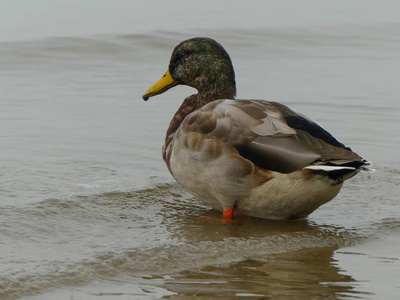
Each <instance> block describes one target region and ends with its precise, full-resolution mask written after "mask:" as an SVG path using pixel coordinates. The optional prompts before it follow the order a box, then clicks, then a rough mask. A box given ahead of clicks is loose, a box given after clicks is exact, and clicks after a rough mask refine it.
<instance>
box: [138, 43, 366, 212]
mask: <svg viewBox="0 0 400 300" xmlns="http://www.w3.org/2000/svg"><path fill="white" fill-rule="evenodd" d="M176 85H187V86H190V87H193V88H195V89H197V91H198V93H197V94H195V95H191V96H189V97H187V98H186V99H185V100H184V101H183V104H182V105H181V106H180V108H179V109H178V111H177V112H176V113H175V115H174V117H173V118H172V120H171V123H170V125H169V128H168V130H167V134H166V138H165V144H164V146H163V149H162V156H163V159H164V161H165V163H166V164H167V166H168V169H169V171H170V173H171V174H172V176H173V177H174V178H175V180H176V181H177V182H178V183H180V184H181V185H182V186H183V187H185V188H186V189H187V190H188V191H189V192H190V193H192V194H193V195H194V196H196V197H197V198H198V199H200V200H201V201H202V202H203V203H205V204H206V205H208V206H210V207H212V208H214V209H216V210H219V211H221V212H223V219H228V220H233V216H234V215H247V216H254V217H259V218H266V219H274V220H292V219H297V218H302V217H306V216H307V215H309V214H310V213H311V212H313V211H314V210H315V209H317V208H318V207H319V206H321V205H322V204H324V203H326V202H328V201H330V200H331V199H333V198H334V197H335V196H336V195H337V194H338V192H339V190H340V189H341V187H342V184H343V181H345V180H346V179H348V178H350V177H352V176H354V175H355V174H357V173H358V172H359V171H360V170H364V169H367V168H368V166H369V165H370V163H369V162H367V161H366V160H365V159H363V158H361V157H360V156H358V155H357V154H356V153H354V152H353V151H352V150H351V149H350V148H348V147H345V146H344V145H343V144H342V143H340V142H338V141H337V140H336V139H335V138H334V137H333V136H332V135H331V134H330V133H329V132H327V131H326V130H325V129H323V128H322V127H321V126H320V125H318V124H317V123H316V122H315V121H313V120H312V119H310V118H308V117H306V116H305V115H303V114H300V113H298V112H295V111H294V110H292V109H290V108H289V107H287V106H285V105H283V104H280V103H277V102H271V101H265V100H235V95H236V83H235V73H234V70H233V66H232V63H231V59H230V57H229V55H228V53H227V52H226V51H225V49H224V48H223V47H222V46H221V45H220V44H218V43H217V42H216V41H214V40H212V39H210V38H192V39H188V40H185V41H183V42H181V43H180V44H179V45H178V46H176V47H175V49H174V51H173V53H172V57H171V61H170V63H169V67H168V70H167V72H166V73H165V74H164V75H163V76H162V78H161V79H160V80H159V81H158V82H156V83H155V84H154V85H153V86H151V87H150V88H149V89H148V90H147V91H146V92H145V93H144V94H143V99H144V100H148V99H149V98H150V97H152V96H155V95H158V94H161V93H164V92H165V91H167V90H168V89H170V88H172V87H174V86H176Z"/></svg>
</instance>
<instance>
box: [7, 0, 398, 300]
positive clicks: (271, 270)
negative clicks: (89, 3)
mask: <svg viewBox="0 0 400 300" xmlns="http://www.w3.org/2000/svg"><path fill="white" fill-rule="evenodd" d="M177 3H179V1H177ZM235 3H236V2H235ZM288 3H289V2H288ZM385 3H390V4H391V5H392V6H390V5H389V4H386V6H384V7H381V9H383V10H384V11H385V14H383V15H382V16H381V17H377V18H376V19H375V18H374V16H377V15H378V14H375V15H374V10H375V12H377V11H378V10H377V8H376V7H375V6H371V7H370V9H369V10H367V11H366V12H365V14H364V16H363V18H361V17H360V16H359V17H358V18H355V19H354V22H353V23H351V22H350V23H349V22H341V21H340V20H339V19H335V18H334V17H333V16H329V17H327V18H326V19H322V18H319V17H318V18H317V17H315V18H311V19H307V21H302V18H301V17H299V16H302V15H304V16H307V12H305V11H303V10H300V14H299V15H297V17H296V18H297V19H296V18H294V19H293V20H292V21H288V23H286V24H287V25H286V26H285V25H284V24H282V23H283V21H277V20H278V19H279V18H278V17H275V19H276V20H275V22H274V21H271V20H269V21H259V20H258V21H255V22H254V23H251V22H250V21H249V20H248V21H246V22H245V24H244V25H243V26H239V25H238V24H237V23H235V22H231V23H218V24H219V26H216V25H212V24H209V25H207V26H206V27H205V28H204V29H202V30H200V29H196V28H199V27H200V26H190V28H189V29H182V28H179V27H178V26H176V28H175V27H174V26H172V25H171V26H170V28H171V29H169V30H168V27H167V29H166V28H164V30H163V31H160V30H157V28H161V27H160V25H154V24H153V25H152V26H154V27H155V28H154V30H149V31H146V32H138V31H140V28H141V27H140V26H139V29H132V30H125V31H123V30H119V29H118V26H119V25H118V26H116V27H114V29H113V31H116V32H114V33H109V32H104V31H105V30H103V32H104V33H103V34H100V33H101V32H96V31H93V30H91V29H90V28H89V29H86V30H87V31H88V32H89V33H90V32H91V33H92V34H88V33H86V35H84V34H74V33H73V32H72V33H70V34H63V33H57V32H55V31H54V32H53V34H51V35H49V36H47V37H36V36H35V35H32V36H31V38H30V39H27V38H24V37H22V36H20V38H18V39H17V38H15V39H7V40H4V41H3V42H1V43H0V65H1V69H0V95H1V97H0V101H1V107H2V112H1V118H0V137H1V144H0V153H1V182H0V196H1V203H0V244H1V246H0V247H1V257H0V299H17V298H21V297H22V298H24V299H102V300H103V299H154V298H160V297H166V298H171V299H198V298H201V297H204V298H210V297H212V298H217V299H218V298H220V299H231V298H232V297H234V296H236V297H243V298H251V299H261V298H267V299H268V298H279V299H281V298H282V297H283V298H284V297H286V298H289V299H290V298H292V299H294V298H295V299H312V298H315V299H321V298H322V299H324V298H325V299H348V298H361V299H397V298H398V295H399V294H400V284H399V282H398V280H397V278H399V277H400V255H399V253H400V251H399V250H400V242H399V230H400V219H399V212H400V207H399V196H398V195H399V192H400V189H399V186H398V182H399V180H400V171H399V170H400V165H399V160H398V152H399V150H400V149H399V145H400V134H399V132H400V131H399V129H400V118H399V116H400V104H399V101H398V96H399V95H400V86H399V85H398V78H399V75H400V54H399V53H400V51H399V50H400V38H399V36H400V26H399V24H398V22H397V21H396V20H397V19H395V18H392V19H391V18H389V17H388V16H389V11H395V10H396V9H397V6H396V5H395V4H394V2H393V3H392V2H390V1H388V2H385ZM239 8H240V7H236V9H239ZM186 9H189V8H186ZM271 9H272V8H271ZM274 9H275V10H273V9H272V10H273V11H275V12H276V11H278V12H279V11H280V12H281V13H282V11H281V10H283V9H282V8H281V7H280V6H276V7H275V6H274ZM321 9H322V8H321ZM333 9H334V11H340V10H341V8H340V6H335V7H333ZM219 10H221V11H222V10H223V6H221V7H219ZM350 12H351V13H350ZM170 13H171V14H172V15H173V14H174V11H173V10H171V11H170ZM236 13H238V12H236ZM243 13H244V14H245V15H246V16H249V17H250V16H251V14H250V12H248V13H246V12H243ZM282 14H283V13H282ZM289 15H290V14H289ZM353 15H355V13H353V11H352V10H347V11H346V12H345V13H344V14H343V18H346V20H350V17H351V16H353ZM336 16H337V15H336ZM181 18H184V16H181ZM207 18H210V19H209V20H214V21H215V22H216V23H217V19H216V17H215V16H214V17H210V16H208V17H207ZM3 22H4V21H3ZM132 22H133V21H132ZM218 22H222V21H221V20H220V19H219V20H218ZM216 23H214V24H216ZM35 24H37V23H35ZM157 24H158V23H157ZM249 24H253V25H252V26H250V25H249ZM157 26H158V27H157ZM13 28H15V26H14V27H13ZM62 28H63V27H62ZM73 28H74V27H73ZM191 28H192V29H191ZM150 29H152V28H150ZM49 30H52V29H49ZM110 30H111V29H110ZM54 35H57V36H54ZM198 35H202V36H204V35H206V36H210V37H213V38H215V39H217V40H218V41H219V42H220V43H221V44H223V45H224V47H225V48H226V50H227V51H228V52H229V53H230V55H231V58H232V61H233V64H234V67H235V71H236V73H237V77H236V81H237V87H238V98H254V99H268V100H274V101H280V102H282V103H285V104H287V105H289V106H291V107H293V108H294V109H296V110H298V111H301V112H303V113H304V114H306V115H309V116H312V117H313V118H314V119H316V120H317V121H319V122H320V123H322V124H323V126H324V127H325V128H326V129H328V130H329V131H330V132H332V133H333V134H334V136H335V137H337V138H338V139H339V140H340V141H341V142H343V143H345V144H346V145H348V146H351V148H352V149H353V150H354V151H356V152H357V153H359V154H360V155H362V156H363V157H365V158H366V159H368V160H371V161H373V162H374V166H375V168H376V172H375V173H373V174H359V175H357V176H356V177H354V178H352V179H351V180H349V181H348V182H346V184H345V185H344V188H343V189H342V191H341V193H340V194H339V195H338V196H337V197H336V198H335V199H334V200H333V201H331V202H330V203H328V204H326V205H324V206H322V207H321V208H320V209H319V210H317V211H316V212H314V213H313V214H311V215H310V216H309V217H308V218H307V219H306V220H299V221H294V222H273V221H268V220H259V219H246V220H241V221H240V222H239V223H236V224H230V225H221V224H211V223H207V222H202V221H200V220H199V217H200V216H219V213H218V212H215V211H212V210H210V209H209V208H208V207H206V206H204V205H203V204H202V203H200V202H199V201H197V200H196V199H195V198H193V197H192V196H191V195H190V194H188V193H187V192H185V191H184V190H183V189H182V188H180V187H179V186H178V185H177V184H176V183H175V182H174V181H173V179H172V178H171V176H170V175H169V174H168V171H167V168H166V167H165V165H164V163H163V161H162V159H161V145H162V143H163V139H164V135H165V131H166V128H167V126H168V123H169V120H170V119H171V117H172V115H173V113H174V112H175V111H176V109H177V108H178V106H179V105H180V103H181V102H182V100H183V98H184V97H186V96H187V95H189V94H190V93H193V92H194V90H193V89H191V88H187V87H176V88H174V89H173V90H171V91H169V92H168V93H166V94H163V95H162V96H159V97H156V98H152V99H151V100H150V101H148V102H143V101H142V100H141V95H142V93H143V91H144V90H146V89H147V88H148V87H149V86H150V85H151V84H152V83H153V82H154V81H155V80H157V79H158V78H159V77H160V76H161V75H162V74H163V73H164V72H165V70H166V68H167V65H168V61H169V57H170V53H171V51H172V49H173V47H174V46H175V45H176V44H177V43H179V42H180V41H182V40H184V39H186V38H189V37H193V36H198Z"/></svg>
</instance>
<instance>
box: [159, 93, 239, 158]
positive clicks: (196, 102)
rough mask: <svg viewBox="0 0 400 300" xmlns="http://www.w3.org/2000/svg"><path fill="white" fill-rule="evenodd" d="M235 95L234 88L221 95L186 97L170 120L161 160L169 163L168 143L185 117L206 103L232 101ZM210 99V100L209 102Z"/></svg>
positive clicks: (199, 94)
mask: <svg viewBox="0 0 400 300" xmlns="http://www.w3.org/2000/svg"><path fill="white" fill-rule="evenodd" d="M235 94H236V88H233V89H231V92H225V93H223V94H221V95H213V94H211V93H209V92H208V93H201V92H199V93H198V94H195V95H191V96H189V97H187V98H186V99H185V100H184V101H183V103H182V105H181V106H180V107H179V109H178V111H177V112H176V113H175V115H174V117H173V118H172V120H171V122H170V124H169V127H168V130H167V134H166V136H165V143H164V147H163V159H164V161H166V162H167V164H168V161H169V157H170V154H171V153H170V152H171V151H170V147H169V146H170V143H171V141H172V139H173V138H174V135H175V133H176V131H177V130H178V128H179V126H181V124H182V122H183V120H184V119H185V118H186V116H187V115H188V114H190V113H192V112H194V111H195V110H197V109H199V108H201V107H202V106H204V105H206V104H207V103H209V102H211V101H214V100H217V99H234V98H235ZM210 99H211V100H210Z"/></svg>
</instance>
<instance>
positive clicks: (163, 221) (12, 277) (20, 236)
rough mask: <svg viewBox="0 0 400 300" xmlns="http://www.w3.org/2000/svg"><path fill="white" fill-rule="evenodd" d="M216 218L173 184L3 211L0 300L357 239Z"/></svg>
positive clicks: (303, 227)
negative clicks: (216, 220)
mask: <svg viewBox="0 0 400 300" xmlns="http://www.w3.org/2000/svg"><path fill="white" fill-rule="evenodd" d="M202 215H207V216H213V217H215V216H219V213H217V212H215V211H212V210H210V209H209V208H207V207H205V206H203V205H202V204H201V203H199V202H198V201H197V200H195V199H194V198H192V196H191V195H189V194H187V193H186V192H185V191H183V190H182V189H181V188H180V187H179V186H178V185H176V184H173V185H171V184H164V185H158V186H155V187H151V188H148V189H143V190H138V191H131V192H123V193H121V192H110V193H104V194H100V195H91V196H78V197H72V198H68V199H63V200H61V199H47V200H44V201H42V202H39V203H36V204H30V205H26V206H24V207H17V208H8V209H6V210H4V211H3V215H2V219H1V224H0V225H1V228H2V231H1V235H2V240H3V241H6V243H5V244H4V245H3V246H2V254H3V261H4V262H5V263H4V264H3V265H2V272H1V275H0V299H13V298H18V297H20V296H22V295H28V294H35V293H40V292H42V291H45V290H50V289H54V288H58V287H60V286H67V285H80V284H85V283H88V282H91V281H93V280H101V279H109V278H112V277H114V276H117V275H121V274H126V275H131V276H138V275H140V274H149V275H162V274H169V273H172V272H178V271H182V270H186V269H189V268H195V267H201V266H206V265H220V264H229V263H232V262H239V261H243V260H246V259H260V260H263V259H266V258H268V257H269V256H270V255H272V254H277V253H284V252H288V251H293V250H298V249H303V248H313V247H326V246H329V247H339V246H342V245H347V244H348V243H349V241H352V240H354V239H355V238H356V236H355V234H354V232H351V231H347V230H345V229H343V228H336V227H330V226H318V225H316V224H313V223H312V222H307V221H298V222H274V221H266V220H258V219H249V220H247V221H244V222H239V223H238V224H232V225H215V224H210V223H207V222H202V221H199V220H198V219H197V217H199V216H202Z"/></svg>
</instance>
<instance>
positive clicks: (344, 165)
mask: <svg viewBox="0 0 400 300" xmlns="http://www.w3.org/2000/svg"><path fill="white" fill-rule="evenodd" d="M371 166H372V163H371V162H370V161H367V160H365V159H363V160H359V161H329V162H322V161H319V162H316V163H314V164H312V165H309V166H306V167H304V168H303V169H307V170H313V171H315V172H318V173H322V174H324V175H326V176H328V177H329V178H331V179H333V180H334V181H336V182H337V183H342V182H343V181H345V180H347V179H349V178H351V177H353V176H354V175H356V174H357V173H358V172H360V171H363V172H368V173H372V172H373V171H375V170H374V169H373V168H371Z"/></svg>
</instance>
